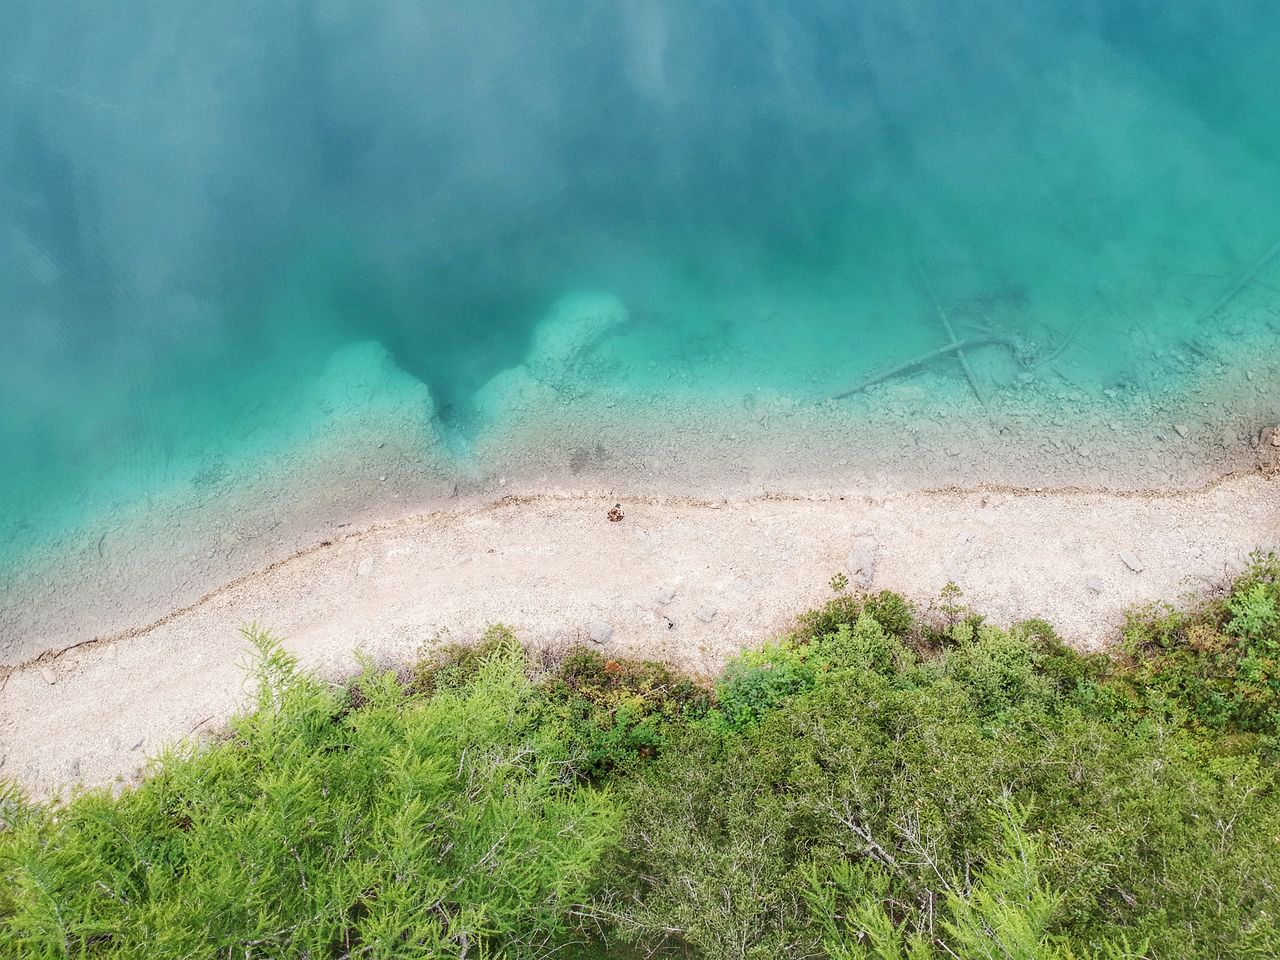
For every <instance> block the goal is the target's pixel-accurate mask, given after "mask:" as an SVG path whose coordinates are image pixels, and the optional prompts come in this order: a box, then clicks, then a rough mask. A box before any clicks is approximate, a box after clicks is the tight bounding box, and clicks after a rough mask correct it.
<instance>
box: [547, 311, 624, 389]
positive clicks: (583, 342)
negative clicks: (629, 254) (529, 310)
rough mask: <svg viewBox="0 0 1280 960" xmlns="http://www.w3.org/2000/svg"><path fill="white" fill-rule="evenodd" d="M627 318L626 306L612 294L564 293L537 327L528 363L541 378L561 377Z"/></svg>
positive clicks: (553, 378)
mask: <svg viewBox="0 0 1280 960" xmlns="http://www.w3.org/2000/svg"><path fill="white" fill-rule="evenodd" d="M626 321H627V308H626V307H624V306H623V305H622V302H621V301H620V300H618V298H617V297H615V296H612V295H610V294H572V295H570V296H567V297H563V298H561V299H560V300H559V301H557V302H556V304H555V306H554V307H552V308H551V312H550V313H549V314H548V315H547V316H546V317H545V318H544V319H543V320H542V321H540V322H539V323H538V325H537V327H536V328H534V331H533V339H532V342H531V343H530V346H529V352H528V353H527V354H526V355H525V365H526V366H527V367H528V368H529V370H530V372H531V373H532V374H533V376H534V377H535V378H536V379H538V380H549V381H555V380H558V379H559V378H560V377H562V376H563V375H564V374H565V373H566V372H568V371H571V370H572V369H573V368H575V367H577V366H578V365H579V364H581V363H582V361H583V360H585V359H586V357H587V355H588V354H589V353H590V351H591V348H592V347H594V346H595V345H596V343H597V342H598V341H599V340H600V338H601V337H602V336H603V335H604V334H605V333H607V332H608V331H609V330H610V329H612V328H613V327H616V326H618V325H620V324H623V323H625V322H626Z"/></svg>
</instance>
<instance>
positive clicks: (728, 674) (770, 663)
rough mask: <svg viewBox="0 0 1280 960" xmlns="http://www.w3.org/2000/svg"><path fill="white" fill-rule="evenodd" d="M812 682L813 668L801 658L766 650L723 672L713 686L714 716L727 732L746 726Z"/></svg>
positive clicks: (789, 652) (781, 650) (742, 660)
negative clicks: (715, 710) (715, 714)
mask: <svg viewBox="0 0 1280 960" xmlns="http://www.w3.org/2000/svg"><path fill="white" fill-rule="evenodd" d="M813 682H814V674H813V669H812V668H811V667H810V666H809V665H808V664H807V663H805V661H804V658H803V657H802V656H798V655H796V654H795V653H794V652H792V651H789V650H787V649H786V648H784V647H767V648H766V649H765V651H764V652H763V653H762V654H748V655H747V656H744V657H743V658H742V659H741V660H739V661H737V662H735V663H732V664H730V665H729V667H728V669H726V670H725V674H724V678H723V679H722V680H721V681H720V683H719V684H717V686H716V701H717V704H718V707H719V710H718V714H717V716H718V718H719V719H721V720H722V722H723V724H724V725H725V726H727V727H729V728H731V729H742V728H744V727H748V726H750V725H752V724H754V723H756V722H757V721H759V720H760V718H761V717H763V716H764V715H765V714H766V713H768V712H769V711H770V710H774V709H776V708H777V707H778V706H779V705H780V704H782V703H783V702H784V701H786V700H787V699H788V698H790V697H792V696H794V695H795V694H797V693H800V692H801V691H803V690H808V689H809V688H810V687H811V686H813Z"/></svg>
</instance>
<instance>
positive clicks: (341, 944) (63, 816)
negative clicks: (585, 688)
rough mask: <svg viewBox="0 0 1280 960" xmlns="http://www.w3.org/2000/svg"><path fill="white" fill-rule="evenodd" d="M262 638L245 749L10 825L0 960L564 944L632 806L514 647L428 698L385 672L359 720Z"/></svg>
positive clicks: (526, 950)
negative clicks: (602, 779)
mask: <svg viewBox="0 0 1280 960" xmlns="http://www.w3.org/2000/svg"><path fill="white" fill-rule="evenodd" d="M253 640H254V642H255V643H256V644H257V645H258V647H259V649H260V651H261V653H262V665H261V667H260V670H259V695H258V700H257V705H256V709H255V710H254V711H253V712H251V713H249V714H246V715H244V716H242V717H240V718H238V719H237V720H236V721H235V722H234V723H233V725H232V734H231V737H230V738H229V739H228V740H226V741H225V742H223V743H220V744H218V745H216V746H213V747H211V748H209V749H207V750H203V751H199V752H193V751H190V750H181V751H178V752H173V753H170V754H167V755H165V756H164V757H162V758H161V760H160V761H159V763H158V764H157V766H156V768H155V769H154V770H153V772H152V774H151V776H150V777H149V778H148V779H147V780H146V781H145V782H144V783H143V784H142V786H140V787H139V788H138V789H136V790H132V791H128V792H126V793H124V794H123V795H122V796H121V797H120V798H118V799H114V798H112V797H111V796H110V795H109V794H107V793H103V792H91V793H86V794H82V795H80V796H78V797H76V798H75V799H74V800H72V801H71V802H70V803H69V804H68V805H67V806H66V807H65V808H62V809H58V810H56V811H55V810H51V809H48V808H41V809H39V810H36V811H25V810H24V811H23V812H21V813H19V814H17V815H16V816H13V818H12V819H11V820H10V825H9V827H8V829H7V830H6V831H5V833H4V834H2V835H0V877H3V880H4V883H3V884H0V888H2V889H4V890H5V891H6V893H5V894H4V899H3V900H0V955H3V956H6V957H33V958H34V957H68V956H72V957H103V958H108V957H128V958H134V957H148V958H165V957H174V958H177V957H235V958H242V957H254V958H264V957H280V958H284V957H290V958H296V957H306V956H310V957H338V956H362V957H371V958H372V957H383V958H393V957H397V958H398V957H435V956H461V955H466V954H470V955H483V954H486V953H492V952H498V953H501V954H502V955H503V956H511V957H519V956H528V957H533V956H545V955H546V954H547V952H548V951H549V950H551V949H553V948H554V946H555V945H556V944H557V943H559V942H560V941H561V940H563V939H564V937H565V936H566V935H567V932H568V929H569V926H570V924H569V911H570V910H571V908H572V907H573V905H574V904H576V903H579V902H581V901H582V900H584V899H585V898H586V897H587V896H588V893H589V890H590V884H591V878H592V874H593V868H594V866H595V864H596V863H597V861H598V859H599V857H600V856H601V855H602V853H603V852H604V851H605V850H606V849H608V848H609V847H610V846H611V844H612V838H613V836H614V835H615V832H616V830H617V827H618V822H619V815H620V809H619V807H618V805H617V803H616V802H615V800H614V799H613V797H612V796H611V795H610V794H609V793H608V792H604V791H599V790H596V789H593V788H585V787H575V786H573V785H572V782H571V781H572V778H566V776H565V772H564V771H565V765H566V764H572V763H573V761H574V758H573V757H572V756H571V755H569V754H567V753H566V750H565V746H564V744H565V738H564V737H563V735H562V731H561V730H560V729H559V728H558V727H557V725H556V724H554V723H549V722H547V721H546V720H545V718H543V717H542V714H541V711H539V710H537V709H536V706H537V694H536V691H535V689H534V687H533V686H532V685H531V684H530V683H529V681H528V680H526V678H525V663H524V659H523V657H522V655H521V654H520V652H519V650H518V649H513V648H511V647H509V646H505V647H504V646H501V645H499V647H498V648H496V649H495V650H494V651H493V652H492V653H490V655H489V656H487V657H485V658H484V659H483V660H482V661H481V662H479V663H478V664H477V665H476V667H475V669H474V671H473V672H472V674H471V678H470V680H469V681H468V682H467V683H465V684H463V685H461V686H457V687H450V688H443V687H441V688H438V689H437V690H436V692H435V694H434V696H432V697H430V698H428V699H424V698H420V697H412V696H410V695H408V694H406V692H405V691H404V690H403V689H402V688H401V686H400V684H399V682H398V681H397V679H396V678H395V676H394V675H393V674H383V675H378V674H373V673H371V672H367V673H366V674H365V676H363V677H362V678H361V680H360V683H359V686H360V690H361V692H362V698H363V704H362V705H361V706H359V707H358V708H356V709H348V708H347V706H346V705H345V704H344V698H343V696H342V695H341V694H340V693H336V692H334V691H332V690H330V689H329V688H328V687H326V686H325V685H324V684H321V683H319V682H318V681H316V680H313V679H311V678H309V677H307V676H306V675H303V674H300V673H298V672H297V671H296V669H295V667H294V664H293V662H292V661H291V660H290V659H289V658H288V657H286V656H285V655H284V654H283V653H282V652H281V650H280V649H279V647H278V646H276V645H275V644H274V642H272V641H271V640H270V639H269V638H267V637H266V636H265V635H261V634H255V635H254V636H253ZM567 781H568V782H567ZM7 802H8V801H7ZM6 819H9V817H8V816H7V817H6Z"/></svg>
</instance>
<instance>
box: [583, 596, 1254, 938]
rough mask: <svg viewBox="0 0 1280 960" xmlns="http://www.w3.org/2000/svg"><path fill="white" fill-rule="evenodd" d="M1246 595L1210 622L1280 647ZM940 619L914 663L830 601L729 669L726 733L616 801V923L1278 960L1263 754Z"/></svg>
mask: <svg viewBox="0 0 1280 960" xmlns="http://www.w3.org/2000/svg"><path fill="white" fill-rule="evenodd" d="M1258 582H1263V583H1266V584H1268V585H1269V584H1270V583H1271V582H1273V581H1271V580H1268V579H1267V578H1266V577H1265V576H1264V577H1261V579H1260V578H1259V576H1258V575H1257V571H1254V572H1253V573H1251V574H1250V576H1249V577H1246V579H1245V580H1244V581H1242V582H1241V583H1240V584H1238V585H1237V587H1236V589H1235V590H1234V591H1233V592H1232V594H1231V597H1230V598H1228V599H1227V600H1225V601H1223V602H1222V604H1221V609H1222V616H1223V618H1224V619H1223V623H1224V624H1227V623H1231V622H1236V623H1239V624H1240V626H1239V627H1238V628H1237V630H1238V632H1239V634H1240V636H1241V638H1242V639H1241V641H1240V642H1239V643H1237V646H1236V650H1235V654H1236V656H1237V657H1239V648H1240V646H1241V645H1242V644H1243V638H1244V637H1246V636H1247V637H1249V638H1251V639H1250V641H1249V642H1250V643H1255V644H1256V643H1257V642H1258V638H1259V636H1262V635H1264V634H1265V631H1266V630H1268V629H1270V628H1269V626H1268V624H1269V619H1268V618H1269V613H1268V608H1267V607H1266V605H1265V604H1264V603H1263V602H1262V601H1259V600H1257V599H1255V593H1256V584H1257V583H1258ZM1268 589H1269V586H1268ZM1268 596H1270V594H1268ZM948 603H949V604H950V605H952V606H954V607H956V609H954V610H952V611H951V612H950V613H949V614H947V615H946V617H945V620H944V623H943V626H942V627H941V628H936V629H938V633H937V636H938V637H940V638H941V643H940V644H938V645H932V644H925V645H924V650H923V652H921V650H920V647H919V646H917V645H916V639H917V638H915V637H913V636H910V635H907V636H905V637H904V636H899V635H895V634H894V633H893V632H891V631H889V630H887V629H885V628H884V627H883V625H881V624H880V623H879V622H878V621H877V620H876V619H875V617H874V616H873V615H871V614H870V613H869V611H868V610H867V608H866V605H865V604H864V603H862V602H859V601H857V600H854V599H852V598H836V599H835V600H833V601H832V602H831V603H829V604H827V605H826V606H825V607H824V608H823V609H822V610H820V611H817V612H816V613H815V614H812V615H810V616H809V617H807V618H804V619H803V620H802V629H801V630H800V631H799V632H798V633H797V634H796V635H795V636H794V637H793V639H792V641H791V642H790V643H789V644H784V645H781V646H778V647H772V648H766V650H765V651H763V652H761V653H756V654H749V655H747V656H744V657H743V658H742V660H741V661H739V662H738V663H737V664H734V665H731V666H730V668H729V669H728V670H727V672H726V679H725V680H724V681H723V682H722V684H721V687H720V688H719V695H720V700H721V708H720V709H721V710H722V711H724V714H725V716H726V717H727V718H728V720H729V722H721V723H711V724H700V725H695V726H692V727H689V728H687V729H685V730H683V731H681V732H680V734H679V735H675V736H673V740H672V742H671V744H670V746H669V749H667V750H665V751H664V752H663V753H662V754H661V755H660V756H659V757H658V758H656V760H655V761H654V763H653V764H651V765H649V766H648V767H646V768H644V769H642V770H640V771H638V776H636V777H635V779H634V780H633V781H632V782H631V783H630V784H629V785H628V787H627V789H626V798H627V801H628V806H629V807H630V810H631V813H630V815H629V817H628V820H627V823H626V826H625V831H624V839H623V846H622V849H621V851H618V852H615V853H614V854H613V856H612V858H611V861H610V863H611V866H610V868H609V869H608V874H609V876H610V878H611V884H610V887H609V889H608V890H607V891H606V892H605V893H604V894H602V895H601V897H600V900H599V903H600V904H602V906H601V908H600V909H601V912H602V913H603V914H606V915H608V916H609V917H610V918H611V922H612V924H613V925H614V928H615V930H617V931H619V932H620V933H621V934H622V935H623V936H624V937H626V938H630V939H632V940H634V941H636V942H637V943H639V944H640V945H641V946H642V947H643V949H644V950H646V951H654V952H655V954H657V955H662V954H669V955H673V956H675V955H679V956H686V955H694V956H703V957H737V958H744V960H745V958H770V957H792V956H800V957H823V956H830V957H850V958H851V957H877V958H881V960H886V958H890V957H893V958H898V957H907V958H910V960H921V958H925V957H929V958H933V957H955V956H959V957H965V958H968V957H1027V958H1033V957H1034V958H1040V957H1044V958H1050V957H1052V958H1068V957H1076V958H1085V957H1098V958H1118V957H1133V958H1137V957H1139V956H1159V957H1165V956H1169V957H1174V956H1176V957H1226V956H1231V957H1247V956H1257V957H1263V956H1273V955H1277V953H1278V952H1280V933H1277V928H1276V923H1275V917H1276V910H1277V902H1278V895H1277V890H1278V889H1280V854H1278V853H1277V851H1276V849H1275V847H1276V844H1275V839H1274V838H1275V837H1277V836H1280V800H1278V798H1277V792H1276V776H1277V772H1276V768H1275V766H1274V764H1273V763H1272V762H1270V760H1269V759H1268V755H1267V754H1266V753H1265V752H1263V753H1260V752H1258V751H1257V750H1256V749H1255V748H1253V747H1250V745H1249V744H1248V743H1244V742H1241V741H1239V740H1238V739H1230V740H1224V739H1222V738H1220V737H1218V736H1216V735H1212V736H1207V735H1205V734H1204V733H1202V732H1201V730H1200V729H1199V727H1198V726H1196V725H1194V724H1191V725H1184V724H1181V722H1180V721H1179V719H1178V718H1179V717H1180V716H1185V715H1186V713H1187V711H1186V710H1185V706H1181V705H1179V702H1178V701H1176V699H1172V698H1171V697H1169V696H1166V695H1163V694H1161V695H1159V696H1157V695H1154V694H1153V693H1152V691H1151V690H1150V688H1148V687H1146V686H1144V685H1143V683H1142V678H1140V677H1138V676H1136V675H1135V674H1134V673H1132V672H1131V671H1129V670H1128V669H1127V668H1125V667H1122V666H1117V667H1114V668H1112V667H1110V665H1109V663H1108V662H1107V660H1106V659H1105V658H1102V657H1098V656H1083V655H1079V654H1076V653H1074V652H1072V651H1071V650H1070V649H1068V648H1067V647H1066V646H1065V645H1064V644H1063V643H1062V642H1061V640H1060V639H1059V638H1058V637H1057V636H1056V634H1054V633H1053V631H1052V629H1051V628H1050V627H1049V626H1048V625H1047V624H1044V623H1040V622H1030V623H1026V624H1021V625H1019V626H1018V627H1017V628H1015V629H1013V630H1010V631H1002V630H998V629H996V628H994V627H992V626H990V625H988V624H985V623H983V621H982V619H981V618H980V617H977V616H975V615H973V614H972V613H971V612H969V611H967V610H965V609H963V608H960V607H959V606H958V601H957V600H956V598H955V597H952V598H950V599H949V601H948ZM1246 610H1247V616H1246V613H1245V611H1246ZM1259 611H1260V612H1259ZM1200 615H1202V614H1201V613H1197V614H1196V616H1200ZM1203 615H1205V616H1208V615H1209V614H1203ZM1227 618H1229V619H1227ZM1246 624H1247V625H1248V626H1247V627H1246V626H1245V625H1246ZM1255 624H1261V625H1262V631H1263V632H1264V633H1263V634H1260V633H1259V630H1258V628H1257V627H1255ZM819 626H830V628H831V629H829V630H828V632H827V633H825V634H816V633H814V632H813V631H814V630H815V629H817V628H818V627H819ZM1222 635H1223V636H1225V637H1230V636H1231V634H1227V633H1226V632H1225V631H1224V632H1223V634H1222ZM798 678H802V679H798ZM1157 678H1158V675H1157ZM726 694H728V695H729V696H728V697H727V698H726ZM1240 695H1243V694H1240ZM726 699H728V701H729V703H730V704H731V705H732V706H733V709H732V710H728V709H726V708H725V702H726ZM735 718H738V719H736V722H735ZM1011 810H1013V811H1020V812H1019V813H1018V814H1017V816H1016V817H1015V818H1014V820H1015V821H1016V822H1011V820H1010V817H1009V815H1008V811H1011ZM1242 918H1247V919H1245V920H1244V922H1241V919H1242Z"/></svg>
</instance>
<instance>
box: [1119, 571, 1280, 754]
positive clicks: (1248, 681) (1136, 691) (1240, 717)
mask: <svg viewBox="0 0 1280 960" xmlns="http://www.w3.org/2000/svg"><path fill="white" fill-rule="evenodd" d="M1124 652H1125V654H1126V662H1125V663H1123V664H1122V665H1121V666H1120V668H1119V669H1118V670H1117V671H1116V680H1117V683H1118V684H1119V685H1121V686H1123V687H1124V688H1125V692H1126V694H1127V696H1128V697H1129V698H1130V699H1131V700H1132V701H1134V702H1135V703H1136V704H1138V705H1139V706H1140V707H1141V708H1143V709H1147V710H1164V711H1171V712H1173V713H1175V714H1179V715H1181V714H1185V715H1186V716H1187V717H1188V718H1189V719H1190V721H1191V722H1193V723H1195V724H1197V725H1201V726H1204V727H1206V728H1209V729H1211V730H1218V731H1224V732H1233V733H1250V734H1263V735H1267V736H1271V737H1274V736H1276V735H1277V734H1278V733H1280V560H1277V558H1276V556H1275V555H1274V554H1267V555H1262V554H1257V555H1255V556H1254V558H1253V561H1252V564H1251V565H1250V567H1249V569H1248V570H1247V571H1246V573H1245V574H1244V575H1243V576H1242V577H1241V578H1240V579H1239V580H1238V581H1237V582H1236V584H1235V585H1234V586H1233V588H1232V589H1231V591H1230V592H1229V593H1228V595H1227V596H1226V598H1225V599H1223V600H1222V601H1219V602H1214V603H1209V604H1206V605H1204V606H1203V607H1201V608H1199V609H1195V610H1191V611H1181V610H1176V609H1174V608H1171V607H1162V608H1155V609H1148V610H1145V611H1140V612H1138V613H1136V614H1134V615H1132V616H1131V617H1130V618H1129V622H1128V623H1127V625H1126V627H1125V631H1124Z"/></svg>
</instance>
